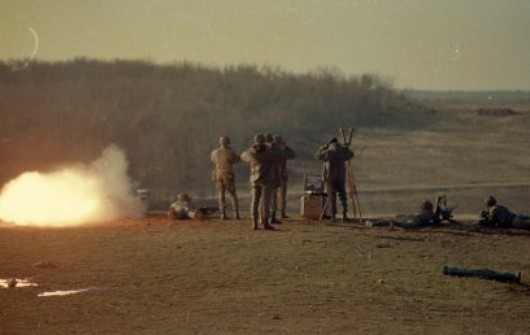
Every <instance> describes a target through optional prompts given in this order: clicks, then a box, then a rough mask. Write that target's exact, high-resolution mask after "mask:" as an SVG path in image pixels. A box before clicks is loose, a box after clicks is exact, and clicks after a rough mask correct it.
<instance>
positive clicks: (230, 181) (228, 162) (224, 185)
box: [210, 136, 241, 220]
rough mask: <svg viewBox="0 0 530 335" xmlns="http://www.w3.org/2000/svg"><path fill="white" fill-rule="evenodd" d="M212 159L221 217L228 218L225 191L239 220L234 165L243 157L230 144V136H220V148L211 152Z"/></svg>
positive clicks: (213, 177) (213, 178)
mask: <svg viewBox="0 0 530 335" xmlns="http://www.w3.org/2000/svg"><path fill="white" fill-rule="evenodd" d="M210 160H211V161H212V163H213V165H214V170H213V171H212V180H213V182H214V183H215V186H216V188H217V201H218V205H219V211H220V212H221V219H222V220H226V219H227V215H226V203H225V202H226V201H225V193H226V192H228V194H230V198H231V200H232V209H233V211H234V217H235V218H236V219H237V220H239V219H240V218H241V217H240V216H239V201H238V199H237V192H236V183H235V174H234V171H233V169H232V166H233V165H234V164H236V163H239V162H240V161H241V158H240V157H239V155H238V154H236V153H235V151H234V150H233V149H232V147H231V146H230V138H229V137H228V136H221V137H220V138H219V148H217V149H214V150H213V151H212V152H211V154H210Z"/></svg>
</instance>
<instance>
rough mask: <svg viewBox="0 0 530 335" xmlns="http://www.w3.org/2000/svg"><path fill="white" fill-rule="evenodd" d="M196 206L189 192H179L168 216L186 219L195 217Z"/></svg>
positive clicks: (174, 218)
mask: <svg viewBox="0 0 530 335" xmlns="http://www.w3.org/2000/svg"><path fill="white" fill-rule="evenodd" d="M193 211H194V206H193V203H192V200H191V197H190V196H189V195H188V194H187V193H179V194H178V195H177V199H176V200H175V201H174V202H173V203H172V204H171V205H170V206H169V209H168V212H167V214H168V216H169V218H170V219H173V220H186V219H190V218H192V217H193Z"/></svg>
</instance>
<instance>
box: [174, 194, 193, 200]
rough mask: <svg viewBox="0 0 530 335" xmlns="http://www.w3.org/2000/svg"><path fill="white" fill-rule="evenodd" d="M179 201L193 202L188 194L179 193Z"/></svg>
mask: <svg viewBox="0 0 530 335" xmlns="http://www.w3.org/2000/svg"><path fill="white" fill-rule="evenodd" d="M177 200H179V201H188V202H189V201H191V197H190V196H189V195H188V193H179V195H177Z"/></svg>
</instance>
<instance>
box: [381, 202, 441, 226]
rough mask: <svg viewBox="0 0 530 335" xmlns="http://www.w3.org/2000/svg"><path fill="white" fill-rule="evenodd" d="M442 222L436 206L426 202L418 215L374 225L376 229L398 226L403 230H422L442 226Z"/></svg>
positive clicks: (383, 221)
mask: <svg viewBox="0 0 530 335" xmlns="http://www.w3.org/2000/svg"><path fill="white" fill-rule="evenodd" d="M440 223H441V220H440V217H439V215H437V214H436V211H435V210H434V205H433V203H432V202H431V201H429V200H425V201H424V202H423V203H422V204H421V208H420V212H419V213H418V214H416V215H410V216H407V217H405V218H401V219H400V220H392V221H388V220H382V221H377V222H375V223H373V224H372V226H374V227H385V226H391V225H396V226H398V227H402V228H421V227H426V226H432V225H437V224H440Z"/></svg>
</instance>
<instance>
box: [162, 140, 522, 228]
mask: <svg viewBox="0 0 530 335" xmlns="http://www.w3.org/2000/svg"><path fill="white" fill-rule="evenodd" d="M353 157H354V152H353V151H352V150H351V149H350V148H349V146H348V145H346V144H343V143H339V141H338V140H337V138H335V137H334V138H332V139H331V140H330V141H328V142H327V143H326V144H325V145H323V146H321V147H319V148H318V149H317V151H316V152H315V154H314V158H315V159H317V160H320V161H322V162H323V174H322V177H323V180H324V182H325V186H326V192H327V195H328V196H329V204H330V210H331V211H330V213H331V217H330V219H331V221H336V219H337V218H336V215H337V212H338V208H337V198H338V200H339V202H340V205H341V208H342V220H343V221H345V222H348V221H350V219H349V218H348V197H347V192H346V186H345V185H346V177H347V173H346V162H347V161H349V160H351V159H352V158H353ZM293 158H295V152H294V151H293V150H292V149H291V148H290V147H289V146H288V145H287V144H286V143H285V141H284V140H283V138H282V136H280V135H271V134H257V135H255V136H254V138H253V141H252V143H251V145H250V147H249V148H248V149H246V150H245V151H244V152H243V153H242V154H241V155H238V154H237V153H236V152H235V151H234V150H233V149H232V147H231V141H230V138H229V137H228V136H222V137H220V138H219V147H218V148H216V149H214V150H213V151H212V152H211V154H210V159H211V162H212V164H213V165H214V169H213V171H212V180H213V182H214V183H215V186H216V190H217V201H218V209H219V212H220V218H221V220H226V219H228V216H227V211H226V208H227V206H226V193H228V194H229V196H230V198H231V201H232V209H233V214H234V219H236V220H240V219H241V215H240V211H239V200H238V196H237V192H236V184H235V174H234V170H233V165H234V164H236V163H239V162H245V163H247V164H248V165H249V167H250V184H251V196H252V198H251V207H250V214H251V218H252V229H255V230H257V229H259V227H260V226H262V227H263V228H264V229H266V230H274V229H275V228H274V226H273V224H279V223H281V220H280V219H283V218H287V217H288V216H287V183H288V173H287V161H288V160H291V159H293ZM446 200H447V198H446V197H445V196H441V197H438V198H437V200H436V206H434V205H433V203H432V202H430V201H429V200H426V201H424V203H422V205H421V208H420V212H419V213H418V214H417V215H414V216H411V217H410V218H409V219H407V220H405V221H404V222H399V221H392V222H388V221H386V222H385V221H379V222H376V223H375V225H387V224H391V225H394V224H396V225H400V226H402V227H404V228H417V227H421V226H426V225H436V224H439V223H441V222H442V221H443V220H449V221H451V222H454V221H453V220H452V219H451V217H452V214H451V211H452V209H451V208H448V207H447V204H446ZM485 205H486V208H485V210H483V211H482V212H481V219H480V221H479V222H478V223H479V225H480V226H483V227H503V228H506V227H515V228H530V217H527V216H524V215H518V214H515V213H512V212H511V211H510V210H508V209H507V208H506V207H504V206H502V205H499V204H497V201H496V199H495V198H494V197H492V196H490V197H488V198H487V199H485ZM192 209H193V204H192V202H191V198H190V197H189V196H188V195H187V194H179V197H178V198H177V201H175V202H174V203H173V204H171V206H170V209H169V215H170V217H172V218H174V219H182V218H189V217H190V215H189V214H190V213H195V214H196V215H198V217H199V218H200V217H201V216H205V215H207V214H208V213H206V212H205V209H202V210H194V211H193V210H192ZM372 225H374V224H372Z"/></svg>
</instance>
